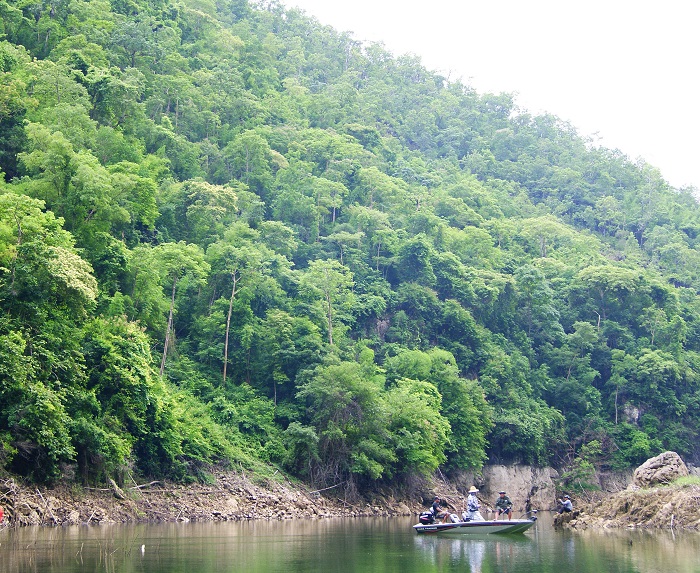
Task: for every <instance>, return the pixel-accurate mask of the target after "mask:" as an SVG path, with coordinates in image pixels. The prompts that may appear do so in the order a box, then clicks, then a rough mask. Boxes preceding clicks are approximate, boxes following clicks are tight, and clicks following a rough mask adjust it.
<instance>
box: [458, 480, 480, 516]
mask: <svg viewBox="0 0 700 573" xmlns="http://www.w3.org/2000/svg"><path fill="white" fill-rule="evenodd" d="M477 493H479V490H478V489H476V488H475V487H474V486H471V487H470V488H469V496H468V497H467V511H465V512H464V513H463V514H462V519H463V520H464V521H484V518H483V517H482V515H481V512H479V507H480V504H479V499H478V498H477V497H476V494H477Z"/></svg>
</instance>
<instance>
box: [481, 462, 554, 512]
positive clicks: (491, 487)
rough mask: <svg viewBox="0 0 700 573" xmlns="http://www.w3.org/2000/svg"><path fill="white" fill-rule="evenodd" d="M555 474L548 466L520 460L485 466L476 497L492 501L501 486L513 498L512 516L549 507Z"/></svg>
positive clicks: (492, 502) (494, 499) (552, 499)
mask: <svg viewBox="0 0 700 573" xmlns="http://www.w3.org/2000/svg"><path fill="white" fill-rule="evenodd" d="M558 477H559V474H558V473H557V472H556V470H554V469H552V468H535V467H533V466H526V465H520V464H514V465H509V466H503V465H492V466H486V467H484V469H483V484H481V488H480V489H481V493H480V494H479V498H480V499H483V501H484V502H486V503H488V504H494V503H495V502H496V499H497V498H498V492H499V491H500V490H501V489H505V490H506V491H507V493H508V497H510V499H511V500H512V502H513V517H516V516H517V517H519V516H520V514H521V513H524V512H525V511H527V510H529V509H540V510H542V509H550V508H551V507H552V506H553V505H554V501H555V499H556V486H555V484H554V480H555V479H556V478H558ZM477 487H479V486H478V485H477Z"/></svg>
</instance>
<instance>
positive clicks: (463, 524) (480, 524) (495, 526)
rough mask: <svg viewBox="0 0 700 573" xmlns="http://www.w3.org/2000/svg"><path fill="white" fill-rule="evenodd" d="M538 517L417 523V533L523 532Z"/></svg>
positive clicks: (473, 533) (476, 533) (415, 527)
mask: <svg viewBox="0 0 700 573" xmlns="http://www.w3.org/2000/svg"><path fill="white" fill-rule="evenodd" d="M535 521H537V518H536V517H534V516H533V517H531V518H529V519H511V520H508V521H506V520H491V521H457V522H451V523H427V524H423V523H417V524H416V525H414V526H413V529H415V530H416V533H431V534H434V533H440V534H442V535H444V534H457V535H464V534H468V535H484V534H486V533H523V532H524V531H527V530H528V529H530V528H531V527H532V526H533V525H535Z"/></svg>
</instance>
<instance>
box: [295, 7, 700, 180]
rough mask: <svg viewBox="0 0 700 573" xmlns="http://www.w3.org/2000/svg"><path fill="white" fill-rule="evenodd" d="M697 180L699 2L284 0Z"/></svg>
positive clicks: (673, 175)
mask: <svg viewBox="0 0 700 573" xmlns="http://www.w3.org/2000/svg"><path fill="white" fill-rule="evenodd" d="M282 1H283V3H284V4H285V5H287V6H288V7H292V6H298V7H300V8H301V9H303V10H304V11H305V12H306V13H307V14H308V15H310V16H315V17H316V18H317V19H318V20H319V21H320V22H321V23H322V24H327V25H330V26H333V27H334V28H336V29H337V30H339V31H350V32H352V33H353V36H354V37H355V38H356V39H358V40H361V41H366V42H368V41H376V42H383V43H384V45H385V46H386V48H387V49H388V50H390V51H391V52H392V53H394V54H395V55H401V54H405V53H412V54H416V55H418V56H420V58H421V60H422V61H423V64H424V65H425V66H426V67H427V68H429V69H431V70H434V71H437V72H440V73H442V74H443V75H446V76H447V75H449V77H450V78H452V79H455V78H461V79H462V80H463V81H464V82H465V83H467V84H469V85H471V86H472V87H474V88H475V89H476V90H477V91H478V92H480V93H484V92H496V93H498V92H501V91H506V92H514V93H517V98H516V102H517V104H518V105H519V106H520V107H521V108H524V109H527V110H529V111H531V112H535V113H536V112H540V111H548V112H550V113H552V114H554V115H557V116H559V117H560V118H562V119H564V120H566V121H569V122H570V123H571V124H573V125H574V126H575V127H576V128H577V129H578V131H579V133H580V134H581V135H592V134H597V137H598V138H599V142H600V144H601V145H604V146H606V147H611V148H619V149H620V150H622V151H623V152H624V153H625V154H626V155H628V156H629V157H630V158H632V159H635V158H637V157H640V156H641V157H643V158H644V159H645V160H646V161H647V162H648V163H650V164H652V165H654V166H656V167H658V168H659V169H660V170H661V173H662V174H663V176H664V178H665V179H666V180H667V181H669V182H670V183H671V184H672V185H674V186H676V187H680V186H683V185H695V186H696V187H698V188H700V157H699V156H700V106H699V105H698V104H699V103H700V101H699V100H698V96H699V93H700V66H699V59H700V1H699V0H656V1H653V2H651V1H649V0H584V1H581V0H478V1H477V0H461V1H460V0H427V1H426V0H423V1H421V2H418V1H412V0H345V1H344V0H282Z"/></svg>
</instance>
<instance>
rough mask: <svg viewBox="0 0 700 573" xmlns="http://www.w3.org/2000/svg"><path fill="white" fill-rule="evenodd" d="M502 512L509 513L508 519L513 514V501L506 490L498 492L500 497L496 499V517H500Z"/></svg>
mask: <svg viewBox="0 0 700 573" xmlns="http://www.w3.org/2000/svg"><path fill="white" fill-rule="evenodd" d="M502 513H506V514H508V519H509V520H510V518H511V517H512V515H513V502H512V501H511V500H510V498H509V497H508V496H507V495H506V492H505V491H499V492H498V499H497V500H496V519H498V518H499V517H500V516H501V514H502Z"/></svg>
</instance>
